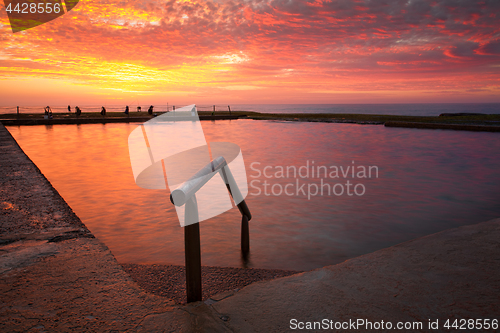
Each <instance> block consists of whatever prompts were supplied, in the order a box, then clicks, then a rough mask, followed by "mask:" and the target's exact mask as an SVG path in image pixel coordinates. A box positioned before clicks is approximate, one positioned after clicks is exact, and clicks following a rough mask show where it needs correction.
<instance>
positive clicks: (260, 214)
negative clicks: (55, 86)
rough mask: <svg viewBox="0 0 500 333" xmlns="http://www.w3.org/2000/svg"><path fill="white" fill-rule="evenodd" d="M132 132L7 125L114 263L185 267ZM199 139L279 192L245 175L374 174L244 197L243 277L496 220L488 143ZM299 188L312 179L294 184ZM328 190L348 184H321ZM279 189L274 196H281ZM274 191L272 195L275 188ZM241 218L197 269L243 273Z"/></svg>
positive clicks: (251, 126)
mask: <svg viewBox="0 0 500 333" xmlns="http://www.w3.org/2000/svg"><path fill="white" fill-rule="evenodd" d="M136 126H137V125H136V124H106V125H102V124H89V125H57V126H52V127H45V126H24V127H9V128H8V129H9V131H10V132H11V133H12V134H13V135H14V137H15V138H16V140H17V141H18V142H19V144H20V145H21V147H22V148H23V150H24V151H25V152H26V153H27V154H28V155H29V157H30V158H31V159H32V160H33V161H34V162H35V163H36V164H37V165H38V167H39V168H40V169H41V170H42V172H43V173H44V174H45V175H46V176H47V178H48V179H49V180H50V182H51V183H52V184H53V185H54V186H55V187H56V189H57V190H58V191H59V193H61V195H62V196H63V197H64V198H65V200H66V201H67V202H68V203H69V204H70V206H71V207H72V208H73V209H74V210H75V212H76V214H77V215H78V216H79V217H80V218H81V219H82V220H83V221H84V223H85V224H86V225H87V226H88V227H89V229H90V230H91V231H92V232H93V233H94V234H95V235H96V236H97V237H98V238H99V239H101V240H102V241H103V242H104V243H106V245H107V246H108V247H109V248H110V249H111V251H112V252H113V253H114V255H115V256H116V257H117V259H118V260H119V261H121V262H142V263H144V262H147V263H153V262H156V263H170V264H183V261H184V252H183V249H184V246H183V230H182V228H181V227H179V221H178V220H177V216H176V213H175V209H174V206H173V205H172V204H171V203H170V200H169V195H170V193H169V192H168V191H166V190H145V189H141V188H140V187H138V186H136V184H135V182H134V178H133V175H132V170H131V167H130V161H129V155H128V147H127V139H128V135H129V133H130V132H131V131H132V130H133V129H134V128H135V127H136ZM202 126H203V130H204V132H205V135H206V137H207V141H213V142H215V141H226V142H233V143H235V144H237V145H239V146H240V147H241V149H242V152H243V154H244V156H245V164H246V172H247V176H248V180H249V182H250V181H252V180H259V181H261V183H262V182H264V181H267V182H269V183H270V184H278V185H279V186H283V187H284V186H286V185H287V184H289V183H290V182H295V181H296V179H295V178H293V179H290V178H275V177H273V178H266V177H264V175H260V177H257V174H258V173H257V172H256V171H255V170H254V169H255V168H257V167H255V166H256V165H255V164H254V169H252V168H251V164H252V163H253V162H259V163H260V165H259V168H260V170H262V168H264V167H265V166H271V167H275V166H296V167H297V168H298V167H300V166H303V165H305V164H306V161H310V162H312V161H314V163H315V165H324V166H332V165H337V166H348V165H351V164H352V161H355V164H356V165H376V166H378V168H379V177H378V178H370V179H363V180H360V179H351V178H349V177H348V179H350V180H351V181H352V182H362V183H363V184H364V186H365V187H366V193H365V194H364V195H363V196H356V195H353V196H347V195H342V196H335V195H330V196H314V197H311V199H310V200H308V198H307V196H304V195H298V196H297V195H294V196H287V195H281V196H272V195H271V196H265V195H259V196H255V195H253V194H255V192H256V189H255V188H252V187H249V189H248V190H249V195H248V197H247V200H246V201H247V203H248V206H249V207H250V210H251V212H252V215H253V219H252V220H251V221H250V237H251V241H250V249H251V257H250V259H249V262H248V263H247V264H246V265H248V266H249V267H261V268H284V269H299V270H307V269H312V268H316V267H321V266H324V265H328V264H334V263H338V262H341V261H343V260H346V259H348V258H352V257H354V256H357V255H360V254H363V253H367V252H371V251H374V250H377V249H380V248H383V247H387V246H390V245H394V244H397V243H400V242H403V241H406V240H409V239H413V238H415V237H418V236H422V235H426V234H429V233H433V232H437V231H440V230H443V229H446V228H450V227H455V226H460V225H464V224H471V223H478V222H482V221H486V220H488V219H491V218H496V217H499V216H500V200H499V199H500V176H499V174H498V172H497V170H500V154H499V152H500V140H498V138H499V137H498V134H497V133H473V132H456V131H441V130H416V129H398V128H385V127H383V126H361V125H350V124H321V123H298V122H290V123H284V122H279V123H278V122H269V121H251V120H238V121H218V122H202ZM299 181H301V182H303V183H305V184H306V187H307V184H313V183H318V182H320V179H318V178H308V179H302V178H301V179H299ZM324 181H328V182H330V183H331V184H335V183H337V182H344V183H345V181H346V180H345V179H343V178H341V179H325V180H324ZM278 185H276V186H278ZM276 188H277V187H276ZM240 223H241V215H240V213H239V211H238V210H237V209H232V210H230V211H228V212H226V213H224V214H222V215H220V216H217V217H214V218H212V219H209V220H207V221H205V222H202V223H201V228H200V231H201V242H202V264H204V265H220V266H244V265H245V263H244V262H243V260H242V258H241V255H240V243H239V242H240Z"/></svg>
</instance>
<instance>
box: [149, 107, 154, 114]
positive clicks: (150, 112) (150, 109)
mask: <svg viewBox="0 0 500 333" xmlns="http://www.w3.org/2000/svg"><path fill="white" fill-rule="evenodd" d="M153 108H154V106H152V105H151V106H150V107H149V109H148V114H153Z"/></svg>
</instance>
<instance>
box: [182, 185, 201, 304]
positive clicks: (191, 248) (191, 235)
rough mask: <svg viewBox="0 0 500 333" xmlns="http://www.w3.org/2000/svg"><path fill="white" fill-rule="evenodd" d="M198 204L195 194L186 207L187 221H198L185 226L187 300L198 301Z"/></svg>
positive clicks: (199, 281) (199, 258)
mask: <svg viewBox="0 0 500 333" xmlns="http://www.w3.org/2000/svg"><path fill="white" fill-rule="evenodd" d="M198 219H199V218H198V204H197V203H196V196H195V195H193V196H192V197H191V198H190V199H189V200H188V201H187V202H186V208H185V222H186V223H190V222H193V221H196V223H193V224H189V225H187V226H185V227H184V255H185V258H186V293H187V302H188V303H191V302H198V301H201V299H202V297H201V296H202V290H201V247H200V223H199V222H198Z"/></svg>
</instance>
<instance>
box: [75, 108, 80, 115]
mask: <svg viewBox="0 0 500 333" xmlns="http://www.w3.org/2000/svg"><path fill="white" fill-rule="evenodd" d="M75 114H76V115H77V116H80V115H81V114H82V110H80V108H79V107H78V106H75Z"/></svg>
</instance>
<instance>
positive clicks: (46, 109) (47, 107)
mask: <svg viewBox="0 0 500 333" xmlns="http://www.w3.org/2000/svg"><path fill="white" fill-rule="evenodd" d="M44 110H45V114H46V115H47V116H48V115H49V111H50V112H52V110H51V109H50V106H46V107H45V108H44Z"/></svg>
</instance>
